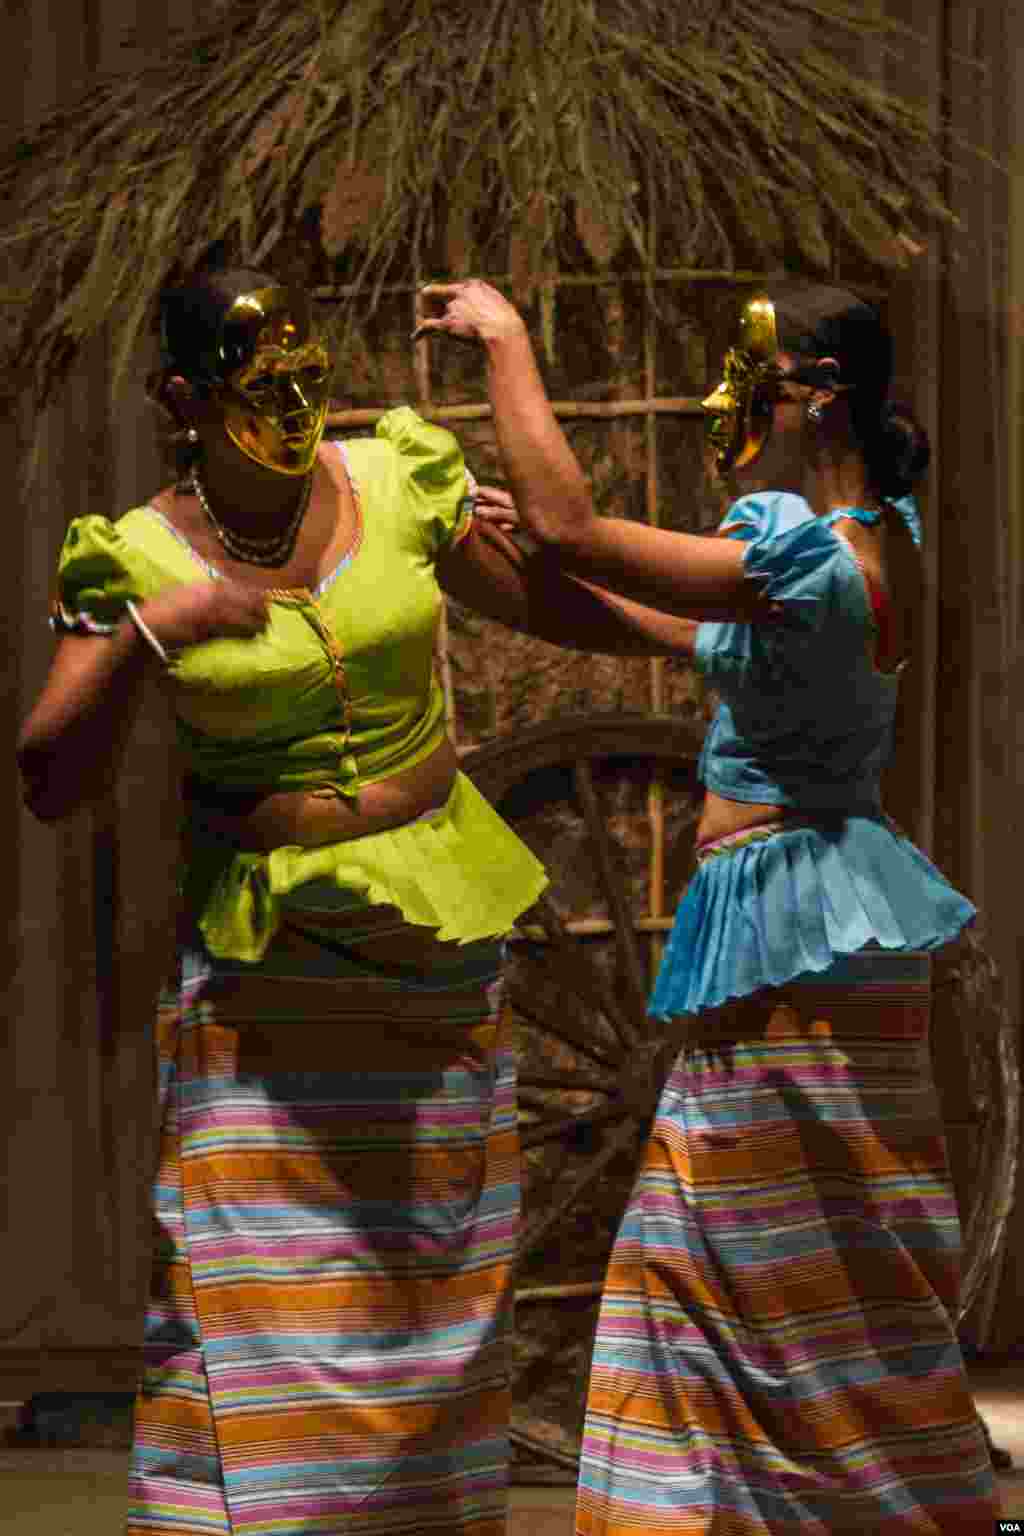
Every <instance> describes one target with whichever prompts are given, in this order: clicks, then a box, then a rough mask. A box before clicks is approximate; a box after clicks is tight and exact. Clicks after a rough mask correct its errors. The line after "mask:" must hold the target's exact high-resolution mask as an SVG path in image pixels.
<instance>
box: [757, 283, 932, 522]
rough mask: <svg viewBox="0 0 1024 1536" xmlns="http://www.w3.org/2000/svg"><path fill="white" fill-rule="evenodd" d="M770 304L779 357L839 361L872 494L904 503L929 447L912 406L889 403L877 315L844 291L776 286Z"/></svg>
mask: <svg viewBox="0 0 1024 1536" xmlns="http://www.w3.org/2000/svg"><path fill="white" fill-rule="evenodd" d="M769 297H770V298H771V300H772V302H773V303H774V305H775V319H776V327H777V331H778V338H779V346H780V348H781V350H782V351H784V352H793V353H795V354H797V355H799V356H800V357H802V358H807V359H813V358H816V357H834V358H835V359H836V361H837V362H838V364H839V372H840V379H841V381H842V383H844V384H846V385H847V386H848V387H849V390H850V393H849V395H848V396H847V399H848V401H849V407H850V421H851V424H852V426H853V430H854V433H855V435H856V437H857V441H858V444H859V445H860V450H861V452H862V454H863V455H864V463H865V466H866V468H867V472H868V478H869V480H870V482H871V485H872V488H873V489H874V490H875V491H877V493H878V494H879V495H880V496H882V497H886V498H889V499H894V498H896V497H899V496H905V495H906V494H907V492H908V491H910V490H912V488H913V486H914V485H915V484H916V482H917V481H918V480H919V479H920V478H921V476H922V475H923V474H924V472H925V470H926V469H927V468H928V462H929V460H930V458H931V448H930V445H929V442H928V434H927V432H926V431H925V429H924V427H923V426H922V425H921V423H920V422H919V421H918V420H917V418H916V416H915V415H914V412H913V410H912V409H911V407H910V406H909V405H904V404H902V403H900V402H897V401H894V400H890V399H889V386H890V383H891V380H892V337H891V336H890V335H889V332H888V331H887V330H886V328H885V326H884V325H883V323H882V318H881V316H880V315H879V313H878V310H877V309H876V308H875V306H874V305H873V304H868V303H866V302H865V301H864V300H863V299H858V298H857V297H856V296H855V295H854V294H852V293H849V292H847V291H846V289H844V288H827V287H822V286H817V285H815V286H813V287H812V286H809V285H806V286H803V285H799V284H797V283H779V284H773V285H770V288H769Z"/></svg>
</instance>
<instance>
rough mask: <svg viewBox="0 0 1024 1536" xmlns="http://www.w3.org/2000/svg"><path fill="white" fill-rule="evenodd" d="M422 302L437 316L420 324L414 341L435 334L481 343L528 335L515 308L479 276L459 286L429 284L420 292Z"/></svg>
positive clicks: (431, 315)
mask: <svg viewBox="0 0 1024 1536" xmlns="http://www.w3.org/2000/svg"><path fill="white" fill-rule="evenodd" d="M420 299H421V300H422V302H423V303H424V305H425V306H426V307H427V308H428V310H431V311H434V313H433V314H428V315H427V317H426V318H425V319H423V320H421V321H420V323H419V325H418V326H417V327H416V329H415V331H414V332H413V335H412V339H413V341H419V340H421V339H422V337H424V336H429V335H431V334H433V333H437V334H438V335H443V336H454V337H455V338H456V340H458V341H475V342H481V343H486V342H490V341H497V340H500V339H501V338H502V337H504V336H525V334H526V326H525V325H524V323H523V319H522V316H521V315H520V314H519V311H518V310H517V309H516V308H515V306H514V305H512V304H510V303H509V301H508V299H506V298H505V297H504V295H503V294H500V293H499V292H498V290H497V288H492V287H491V285H490V283H485V282H483V281H482V279H481V278H479V277H471V278H468V279H467V280H466V281H465V282H460V283H428V284H427V286H426V287H425V288H421V289H420Z"/></svg>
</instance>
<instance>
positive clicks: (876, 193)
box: [0, 0, 955, 405]
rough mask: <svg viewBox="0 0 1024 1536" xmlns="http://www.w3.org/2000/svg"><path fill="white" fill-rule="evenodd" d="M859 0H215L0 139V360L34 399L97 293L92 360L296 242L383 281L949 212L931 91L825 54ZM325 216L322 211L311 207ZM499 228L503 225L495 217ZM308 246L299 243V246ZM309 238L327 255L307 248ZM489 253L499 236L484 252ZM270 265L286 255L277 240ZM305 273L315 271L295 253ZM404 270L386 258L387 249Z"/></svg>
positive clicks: (859, 231)
mask: <svg viewBox="0 0 1024 1536" xmlns="http://www.w3.org/2000/svg"><path fill="white" fill-rule="evenodd" d="M882 10H883V6H882V0H687V3H680V0H403V3H397V4H396V3H395V0H234V3H226V4H225V3H222V4H221V5H220V6H219V7H218V6H214V7H212V8H211V10H210V11H209V13H208V20H206V21H205V22H204V24H203V26H202V27H201V28H200V29H199V30H197V31H195V32H194V33H192V34H190V35H188V36H183V37H181V38H180V40H178V41H176V42H175V43H174V44H173V45H172V46H171V47H169V49H168V51H167V54H166V57H164V58H163V59H162V60H160V61H159V62H157V63H155V64H153V65H151V66H149V67H147V68H145V69H143V70H140V71H139V72H138V73H136V74H132V75H129V76H127V77H124V76H118V77H115V78H112V79H106V80H102V81H100V82H99V83H97V84H96V85H95V86H94V87H93V88H92V89H91V90H90V91H89V92H88V93H87V94H86V95H84V96H83V97H82V98H81V99H80V100H77V101H74V102H71V103H69V104H68V105H67V106H66V107H64V108H63V109H62V110H61V111H60V112H59V113H56V114H55V115H53V116H52V117H50V118H49V119H47V120H46V121H45V122H43V123H42V124H40V125H38V126H37V127H35V128H33V129H32V130H31V131H30V132H29V133H28V134H27V135H26V136H25V137H24V138H23V139H22V140H21V141H20V142H19V143H17V144H16V145H15V146H14V147H13V148H12V149H10V150H9V151H7V153H6V154H5V155H4V156H3V157H2V158H0V199H2V200H3V202H4V203H5V204H6V218H5V221H4V226H3V230H4V232H3V234H2V236H0V242H2V246H3V249H4V254H5V256H6V258H7V270H8V273H9V274H10V275H9V278H8V281H7V284H6V286H5V287H4V288H3V289H2V290H0V322H2V329H0V348H2V352H3V359H4V371H5V373H7V374H8V377H9V378H13V380H14V381H15V383H16V387H18V388H20V389H25V388H27V389H29V390H30V391H31V393H32V398H33V400H34V402H35V403H36V404H37V405H42V404H43V403H45V402H46V401H48V400H49V399H51V398H52V397H53V395H54V393H55V392H56V391H57V389H58V388H59V386H60V384H61V383H62V381H63V379H64V377H65V376H66V374H67V371H68V368H69V367H70V365H71V364H72V362H73V360H74V358H75V356H76V354H77V352H78V349H79V348H80V347H81V346H82V345H83V343H85V342H87V341H88V340H89V339H90V338H91V337H92V336H94V335H96V333H97V332H98V331H99V330H100V328H101V327H102V326H103V325H104V324H105V323H107V322H109V323H110V327H111V336H112V340H113V345H114V369H113V377H114V386H115V387H116V386H117V384H118V382H119V381H120V380H121V379H122V378H123V376H124V370H125V367H126V365H127V362H128V360H129V358H130V357H131V354H132V351H133V349H134V347H135V346H136V344H137V341H138V338H139V336H140V334H141V332H142V331H143V329H144V327H145V326H146V325H147V324H148V323H149V320H150V318H151V315H152V309H153V301H154V298H155V296H156V294H157V292H158V291H159V289H160V288H161V286H162V285H163V284H164V283H165V281H166V280H167V279H168V277H169V276H174V275H176V274H178V273H179V272H180V271H181V270H183V269H186V268H188V267H190V266H191V265H193V264H195V263H197V262H199V261H201V260H202V259H203V258H204V257H205V256H206V255H207V254H208V253H209V251H210V248H211V247H213V246H219V248H220V249H222V250H224V251H226V252H228V253H229V254H230V255H232V256H233V257H234V256H237V257H240V258H242V259H244V260H245V261H246V263H249V264H261V263H262V264H267V263H270V264H273V263H274V260H275V254H276V253H280V252H281V251H282V249H283V248H284V246H283V244H282V242H284V245H287V242H288V240H289V238H291V237H293V236H294V232H295V230H296V228H298V227H300V224H301V221H302V218H303V215H305V216H306V219H305V226H304V227H306V228H307V229H308V227H309V223H310V215H309V210H318V214H315V215H314V216H313V219H314V229H313V235H314V238H313V239H312V240H311V241H307V242H306V244H305V245H302V244H301V243H300V244H299V245H298V246H296V244H295V241H294V239H292V243H291V246H290V247H289V249H290V251H291V255H290V257H289V261H290V262H291V265H292V267H293V268H294V264H295V261H296V259H297V258H296V255H295V252H296V250H299V251H300V252H301V251H304V252H306V253H307V254H308V255H309V260H310V263H311V266H316V263H317V262H319V263H320V265H319V267H318V269H317V270H318V271H319V273H320V277H321V279H322V278H323V273H324V271H325V270H327V271H328V272H330V273H338V272H341V273H343V274H344V275H346V276H347V277H348V278H349V279H355V280H360V279H362V280H365V281H367V282H369V283H370V284H371V286H373V287H376V286H379V285H380V284H381V283H383V282H384V281H385V279H386V278H387V277H388V276H389V274H390V275H391V276H392V277H395V276H397V275H400V274H399V273H398V270H397V269H398V268H399V267H402V268H404V269H405V270H406V271H408V269H409V268H410V267H411V265H412V264H413V263H414V262H417V261H418V262H419V264H420V266H421V268H422V269H423V270H424V271H426V272H430V273H434V274H436V273H438V271H440V270H443V269H444V268H447V269H448V270H454V271H460V272H465V271H469V270H473V269H477V270H480V269H482V268H486V269H488V270H491V271H494V270H505V271H509V270H511V271H512V273H513V276H514V277H515V278H516V280H517V282H518V285H519V287H520V289H521V290H529V287H530V284H531V281H532V279H533V277H534V276H535V275H537V274H539V273H542V272H550V271H551V270H552V269H553V268H556V267H557V265H558V263H559V262H564V261H565V260H566V250H567V243H568V244H571V243H572V242H575V246H574V249H576V250H577V251H579V250H580V249H581V248H582V251H583V252H585V253H586V254H585V259H586V260H589V261H593V262H594V263H596V264H597V265H599V266H601V265H607V264H608V263H611V262H613V261H614V260H615V259H616V255H617V253H621V252H622V251H623V250H628V249H629V248H630V247H632V251H633V257H634V261H635V259H636V258H639V260H640V261H647V260H649V259H652V258H653V256H654V254H655V253H654V252H652V251H651V249H650V248H649V238H648V237H649V228H650V225H649V222H648V218H647V215H648V212H649V210H650V208H651V207H652V206H653V208H654V209H655V210H656V214H657V227H658V240H659V242H660V243H661V248H662V249H667V250H670V251H671V253H672V255H673V257H674V259H675V260H676V261H681V262H683V263H685V264H689V265H694V266H701V265H722V264H728V263H729V262H730V261H732V260H735V259H738V252H737V246H736V241H737V232H741V234H740V236H739V238H740V239H741V241H742V243H743V246H744V249H743V252H742V254H743V256H744V258H745V259H746V262H747V264H748V265H749V263H750V261H751V259H753V258H755V257H756V258H759V259H761V260H762V261H764V262H766V263H767V262H770V263H773V264H775V265H778V264H779V262H780V260H782V259H785V258H786V256H787V253H788V258H789V260H790V263H791V264H792V261H793V258H794V252H795V253H796V255H797V258H798V259H799V260H800V261H801V262H802V263H803V264H804V265H805V266H808V267H811V268H813V267H814V266H815V265H821V264H823V263H825V262H826V261H827V259H828V228H829V221H831V222H832V223H833V224H834V225H835V226H836V227H838V228H840V229H841V230H842V231H843V232H844V236H845V238H846V240H847V242H848V243H849V244H851V245H852V246H854V247H856V248H857V249H859V251H860V252H862V253H863V254H865V255H866V256H867V257H869V258H870V260H872V261H873V262H876V263H879V264H882V265H891V264H893V263H898V262H899V261H901V260H902V259H905V257H906V251H907V250H908V249H909V248H910V245H911V244H912V242H914V241H917V240H918V239H920V238H921V237H923V236H924V235H926V233H927V232H928V231H929V230H931V229H934V228H935V226H936V225H937V224H938V225H943V224H945V225H949V224H951V223H955V219H954V216H953V213H952V211H951V209H950V208H949V206H947V204H946V202H945V201H944V200H943V196H942V190H941V189H942V187H943V182H944V177H943V171H944V151H943V139H942V137H941V133H940V130H939V128H937V127H936V126H935V125H934V124H933V123H932V122H931V120H930V119H929V117H928V115H927V112H926V111H925V109H924V108H922V107H920V106H917V105H914V104H912V103H910V102H907V101H903V100H900V99H898V98H896V97H895V96H893V95H892V94H889V93H887V91H886V90H885V89H884V88H883V87H882V86H881V85H879V84H878V83H877V81H876V80H875V79H873V78H870V77H869V76H868V74H867V73H857V72H855V71H854V70H852V69H851V68H850V66H848V65H847V64H844V62H843V59H844V57H845V58H849V57H851V51H852V50H853V51H855V49H856V46H857V44H858V42H860V41H863V40H866V41H867V42H869V43H870V44H873V45H874V46H875V47H876V49H877V50H881V51H883V52H889V53H892V52H894V51H896V52H901V51H904V50H906V49H907V48H908V47H909V48H911V49H916V48H917V47H918V40H916V39H914V38H913V37H912V36H911V35H910V34H908V33H906V32H905V31H904V30H902V29H900V28H898V27H896V26H895V25H893V24H890V23H888V22H886V21H885V20H884V19H883V14H882ZM317 218H318V220H319V227H318V230H317V228H316V227H315V226H316V219H317ZM496 241H499V242H504V250H503V253H502V254H496V251H497V247H496V244H495V242H496ZM314 256H315V259H314ZM325 262H326V263H327V266H326V268H325V267H324V263H325ZM496 262H497V266H496V265H495V263H496ZM291 275H293V276H294V275H297V274H296V273H295V272H294V270H293V271H292V273H291ZM308 275H310V276H312V275H313V274H312V271H311V272H310V274H308ZM402 275H404V274H402Z"/></svg>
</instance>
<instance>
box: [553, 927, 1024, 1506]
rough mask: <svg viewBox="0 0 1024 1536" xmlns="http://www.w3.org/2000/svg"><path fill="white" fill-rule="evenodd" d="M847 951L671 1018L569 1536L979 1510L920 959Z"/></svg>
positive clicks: (952, 1216) (974, 1426) (981, 1485)
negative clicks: (729, 1000) (817, 968)
mask: <svg viewBox="0 0 1024 1536" xmlns="http://www.w3.org/2000/svg"><path fill="white" fill-rule="evenodd" d="M858 967H859V971H858ZM844 970H845V973H846V974H845V978H844V979H842V980H840V979H839V976H838V975H837V974H834V973H833V974H831V975H829V976H828V977H827V978H822V977H817V978H815V980H814V984H813V985H800V984H791V985H790V986H789V987H787V988H785V989H782V990H780V991H778V992H774V993H769V994H762V996H761V997H760V998H753V999H748V1000H747V1001H745V1002H743V1003H741V1004H734V1005H732V1006H731V1007H727V1008H724V1009H721V1010H719V1011H718V1012H717V1013H715V1014H706V1015H702V1016H700V1017H699V1018H693V1019H688V1020H685V1021H680V1025H681V1027H682V1028H683V1029H684V1030H685V1031H686V1033H685V1035H684V1040H685V1043H684V1046H683V1049H682V1051H681V1052H680V1054H679V1056H678V1058H677V1060H676V1063H675V1066H674V1069H673V1071H672V1073H671V1076H670V1078H669V1080H668V1083H667V1084H666V1087H665V1090H664V1093H663V1095H662V1098H661V1101H660V1104H659V1108H658V1113H657V1117H656V1119H655V1122H654V1126H653V1129H652V1134H651V1137H650V1140H649V1143H648V1145H647V1148H646V1151H645V1154H644V1158H643V1162H642V1166H641V1171H640V1174H639V1178H638V1181H637V1183H636V1186H635V1188H634V1191H633V1194H632V1197H631V1199H630V1203H629V1206H628V1208H627V1212H626V1215H625V1218H624V1220H623V1223H622V1227H621V1230H620V1232H619V1235H618V1238H617V1241H616V1244H615V1248H614V1251H613V1254H612V1258H611V1263H610V1266H609V1270H608V1277H607V1284H606V1290H605V1294H604V1299H603V1303H602V1307H601V1313H600V1320H599V1324H598V1330H597V1340H596V1346H595V1350H594V1357H593V1368H592V1375H591V1382H590V1390H589V1397H588V1402H587V1414H586V1424H585V1432H584V1448H583V1460H582V1466H581V1477H580V1487H579V1497H578V1508H577V1524H576V1530H577V1532H578V1533H579V1536H641V1533H644V1536H648V1533H654V1532H658V1533H672V1536H765V1533H772V1536H775V1533H778V1536H811V1533H813V1536H840V1533H853V1532H857V1533H858V1536H910V1533H914V1536H938V1533H940V1532H941V1533H950V1536H952V1533H954V1532H956V1533H958V1536H990V1533H991V1531H992V1530H993V1528H994V1525H993V1522H994V1521H995V1520H996V1518H997V1516H998V1507H997V1503H996V1498H995V1493H994V1487H993V1479H992V1472H991V1467H990V1465H989V1458H988V1453H987V1450H986V1447H985V1442H984V1438H983V1435H982V1430H981V1427H980V1421H979V1420H978V1418H977V1415H976V1413H975V1410H974V1406H973V1403H972V1400H971V1397H970V1393H969V1390H968V1387H967V1383H966V1379H965V1375H964V1369H963V1363H962V1359H961V1355H960V1350H959V1347H958V1344H957V1339H956V1334H955V1330H954V1326H953V1323H952V1321H951V1318H952V1317H953V1316H954V1315H955V1309H956V1302H957V1286H958V1263H959V1252H960V1230H959V1223H958V1218H957V1211H956V1205H955V1201H954V1196H953V1190H952V1187H951V1184H950V1179H949V1174H948V1169H947V1163H946V1153H945V1143H944V1138H943V1134H942V1126H941V1123H940V1119H939V1113H938V1108H937V1103H936V1097H935V1092H934V1086H933V1081H932V1075H931V1067H930V1059H929V1051H928V1018H929V985H928V971H927V961H926V959H925V957H919V956H906V955H902V956H901V955H880V954H877V953H876V954H873V955H867V954H866V955H863V956H857V957H853V958H852V959H851V960H850V961H848V962H846V964H845V967H844ZM826 980H827V981H828V982H829V983H830V984H824V983H825V981H826Z"/></svg>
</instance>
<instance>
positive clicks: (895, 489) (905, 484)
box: [871, 400, 931, 496]
mask: <svg viewBox="0 0 1024 1536" xmlns="http://www.w3.org/2000/svg"><path fill="white" fill-rule="evenodd" d="M871 457H872V458H873V459H874V461H875V463H874V466H873V467H874V469H875V474H876V477H877V479H878V481H879V489H880V490H881V491H882V493H883V494H884V495H894V496H903V495H906V494H907V493H908V492H909V491H910V490H912V489H913V487H914V485H915V483H916V482H917V481H918V480H920V478H921V476H922V475H923V474H924V472H925V470H926V469H927V468H928V464H929V462H930V460H931V445H930V444H929V442H928V434H927V432H926V431H925V429H924V427H922V425H921V423H920V422H919V421H918V419H917V417H916V416H915V415H914V412H913V410H912V409H911V407H910V406H909V405H904V404H903V403H902V402H901V401H897V400H886V401H885V402H884V403H883V405H882V408H881V411H880V413H879V421H878V444H877V449H876V452H875V453H874V454H872V455H871Z"/></svg>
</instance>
